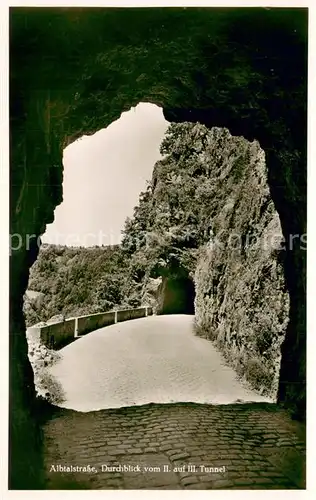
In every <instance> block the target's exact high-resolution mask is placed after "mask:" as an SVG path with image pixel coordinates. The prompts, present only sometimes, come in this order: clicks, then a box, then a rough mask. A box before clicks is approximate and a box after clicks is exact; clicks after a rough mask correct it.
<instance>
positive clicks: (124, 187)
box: [42, 103, 169, 246]
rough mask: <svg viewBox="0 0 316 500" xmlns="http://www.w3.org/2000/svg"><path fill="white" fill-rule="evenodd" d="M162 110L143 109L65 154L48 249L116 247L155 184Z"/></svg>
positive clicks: (162, 131) (144, 106)
mask: <svg viewBox="0 0 316 500" xmlns="http://www.w3.org/2000/svg"><path fill="white" fill-rule="evenodd" d="M168 125H169V124H168V122H167V121H166V120H165V119H164V117H163V113H162V109H161V108H159V107H158V106H155V105H153V104H149V103H140V104H138V106H136V107H135V108H132V109H131V110H130V111H128V112H126V113H123V114H122V116H121V118H120V119H119V120H117V121H115V122H113V123H111V125H110V126H109V127H107V128H106V129H103V130H100V131H99V132H97V133H96V134H94V135H93V136H84V137H82V138H81V139H79V140H78V141H76V142H74V143H73V144H71V145H70V146H68V147H67V148H66V149H65V151H64V182H63V198H64V201H63V202H62V203H61V204H60V205H59V206H58V207H57V208H56V210H55V220H54V222H53V223H52V224H48V225H47V229H46V233H45V234H44V235H43V237H42V241H43V242H45V243H56V244H61V245H73V246H79V245H82V246H93V245H101V244H104V245H109V244H117V243H119V242H120V239H121V230H122V229H123V227H124V222H125V219H126V217H128V216H132V214H133V208H134V207H135V205H137V203H138V196H139V194H140V192H141V191H143V190H144V189H145V188H146V180H150V179H151V175H152V171H153V167H154V164H155V162H156V161H157V160H158V159H159V158H160V153H159V146H160V143H161V141H162V139H163V136H164V134H165V132H166V129H167V127H168Z"/></svg>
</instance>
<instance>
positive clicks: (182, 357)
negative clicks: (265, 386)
mask: <svg viewBox="0 0 316 500" xmlns="http://www.w3.org/2000/svg"><path fill="white" fill-rule="evenodd" d="M193 321H194V316H189V315H181V314H180V315H168V316H151V317H148V318H141V319H136V320H132V321H127V322H124V323H118V324H116V325H111V326H108V327H106V328H102V329H100V330H97V331H94V332H92V333H89V334H88V335H86V336H84V337H82V338H80V339H78V340H76V341H75V342H73V343H72V344H70V345H68V346H67V347H65V348H63V349H62V350H60V351H59V353H60V354H61V360H60V361H58V362H57V363H56V364H55V365H54V366H53V367H51V368H50V373H51V374H52V375H53V376H54V377H55V378H56V379H57V381H58V382H59V383H60V384H61V385H62V387H63V391H64V394H65V400H64V402H63V403H61V404H60V406H63V407H65V408H70V409H74V410H79V411H84V412H87V411H91V410H99V409H106V408H120V407H124V406H133V405H143V404H146V403H151V402H153V403H173V402H193V403H211V404H212V403H213V404H228V403H233V402H236V401H238V402H251V401H252V402H260V401H267V402H269V401H271V400H269V399H268V398H265V397H262V396H260V395H259V394H257V393H255V392H254V391H251V390H249V389H248V388H246V387H245V386H244V385H243V384H242V383H241V382H240V381H238V380H237V376H236V374H235V372H234V370H232V368H230V367H228V366H227V365H226V363H225V361H224V360H223V357H222V355H221V354H220V353H219V352H218V351H217V350H216V349H215V347H214V345H213V344H212V343H211V342H209V341H208V340H205V339H201V338H199V337H196V336H195V335H194V333H193Z"/></svg>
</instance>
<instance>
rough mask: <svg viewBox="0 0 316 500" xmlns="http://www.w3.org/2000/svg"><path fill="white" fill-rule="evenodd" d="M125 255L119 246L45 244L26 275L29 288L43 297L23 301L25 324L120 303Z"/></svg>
mask: <svg viewBox="0 0 316 500" xmlns="http://www.w3.org/2000/svg"><path fill="white" fill-rule="evenodd" d="M126 268H127V261H126V256H125V254H124V253H123V252H122V250H121V248H120V247H119V246H113V247H90V248H82V247H80V248H75V247H65V246H58V245H45V246H43V247H42V248H41V250H40V252H39V256H38V259H37V261H36V262H35V264H34V265H33V267H32V269H31V272H30V279H29V289H30V290H32V291H36V292H41V293H43V294H44V297H43V298H42V300H41V301H40V302H39V303H38V302H37V301H35V300H31V299H27V300H25V305H24V311H25V315H26V320H27V325H31V324H34V323H38V322H39V321H46V320H48V319H50V318H51V317H53V316H55V315H58V314H63V315H64V316H66V317H70V316H75V315H84V314H91V313H95V312H99V311H107V310H110V309H112V308H114V307H117V306H119V305H120V304H122V303H124V299H125V297H124V289H125V284H126Z"/></svg>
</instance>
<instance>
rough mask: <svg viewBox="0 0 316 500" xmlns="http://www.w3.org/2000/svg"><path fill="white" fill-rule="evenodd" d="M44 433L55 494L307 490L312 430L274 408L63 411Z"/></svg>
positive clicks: (195, 406)
mask: <svg viewBox="0 0 316 500" xmlns="http://www.w3.org/2000/svg"><path fill="white" fill-rule="evenodd" d="M43 431H44V446H45V470H46V477H47V489H170V490H175V489H189V490H190V489H200V490H204V489H303V488H305V426H304V424H302V423H299V422H297V421H294V420H291V418H290V416H289V415H288V413H287V412H286V411H285V410H283V409H280V408H278V407H277V406H276V405H273V404H270V405H269V404H264V403H252V404H240V405H238V404H237V405H225V406H224V405H219V406H213V405H205V404H204V405H200V404H193V403H178V404H164V405H158V404H150V405H144V406H133V407H128V408H121V409H112V410H101V411H96V412H89V413H80V412H75V411H72V410H66V409H57V410H56V412H55V414H54V415H52V417H51V418H50V420H48V421H47V422H46V423H45V424H44V428H43ZM119 465H121V466H124V465H125V466H127V467H128V466H130V467H131V466H133V467H135V468H136V469H137V470H135V471H131V470H129V471H125V472H124V471H118V470H113V471H109V470H107V471H106V470H105V466H107V468H110V467H118V466H119ZM52 466H54V467H52ZM58 466H62V467H65V466H68V467H69V466H73V467H76V466H79V467H88V466H90V467H91V468H92V467H95V472H94V471H91V472H85V471H84V470H81V471H76V472H67V471H64V472H60V471H59V472H58V471H57V469H58ZM102 466H103V471H102ZM192 466H193V467H192ZM194 466H195V470H194ZM216 467H217V468H218V469H219V470H217V471H216V470H214V468H216ZM54 468H55V471H54ZM146 468H148V469H146ZM210 468H213V471H212V470H211V469H210Z"/></svg>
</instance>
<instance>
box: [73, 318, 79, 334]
mask: <svg viewBox="0 0 316 500" xmlns="http://www.w3.org/2000/svg"><path fill="white" fill-rule="evenodd" d="M74 336H75V337H78V318H75V335H74Z"/></svg>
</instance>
